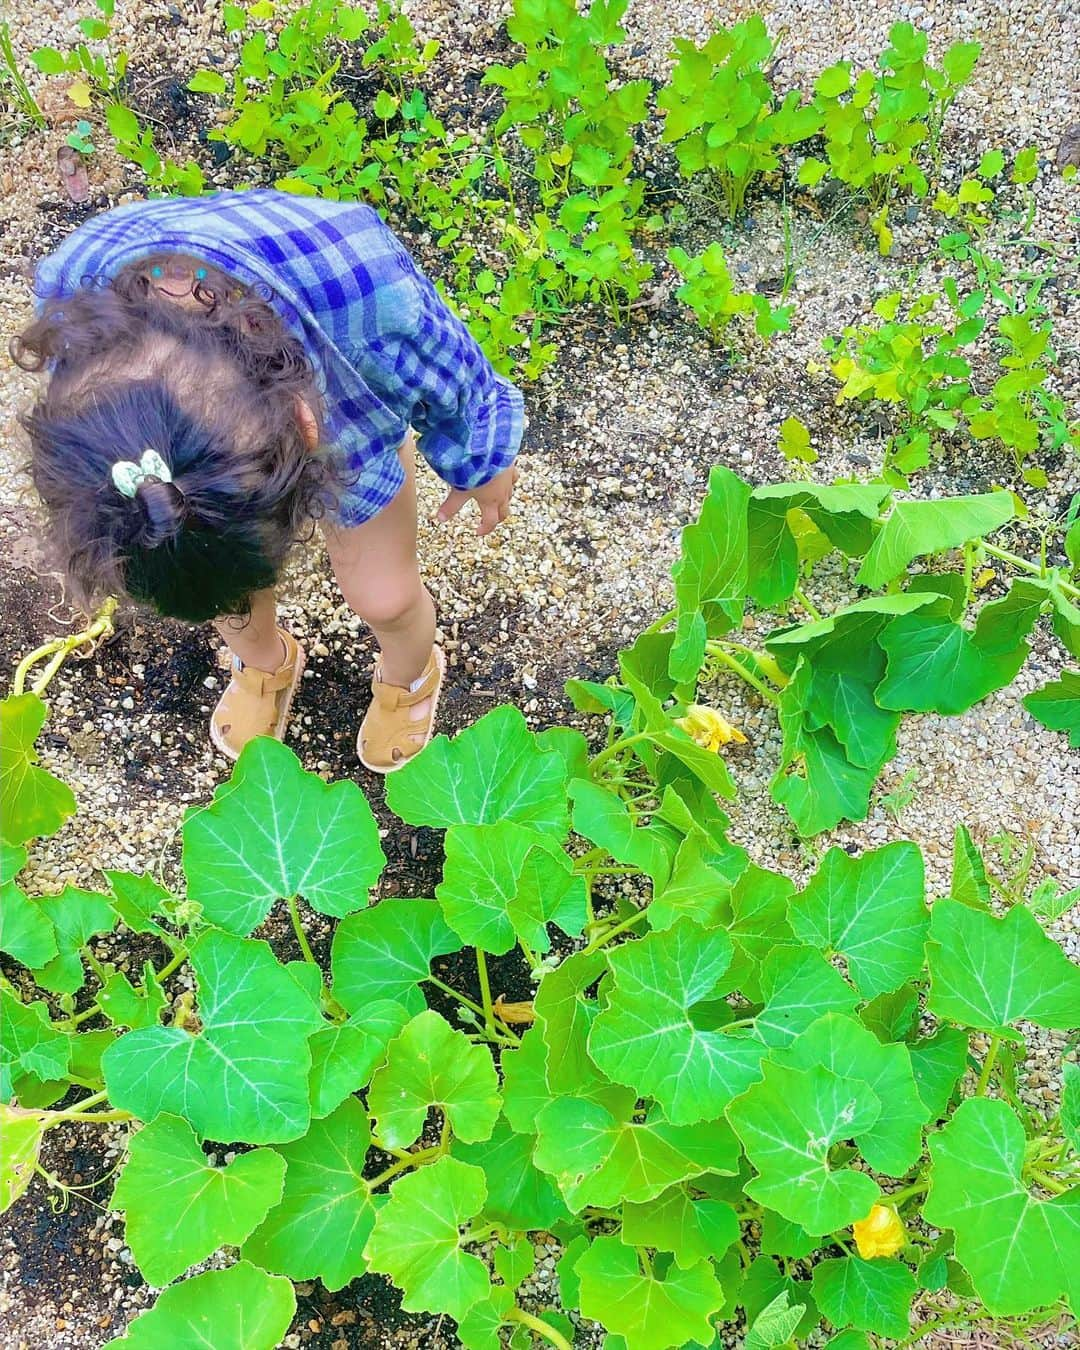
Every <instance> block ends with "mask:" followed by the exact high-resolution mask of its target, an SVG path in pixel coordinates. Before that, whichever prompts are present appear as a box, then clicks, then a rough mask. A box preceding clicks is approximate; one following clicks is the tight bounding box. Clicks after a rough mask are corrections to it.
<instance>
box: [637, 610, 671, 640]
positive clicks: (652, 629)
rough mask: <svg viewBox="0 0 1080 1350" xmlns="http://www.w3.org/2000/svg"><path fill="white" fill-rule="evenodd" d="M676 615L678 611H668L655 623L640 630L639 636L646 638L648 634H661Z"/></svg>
mask: <svg viewBox="0 0 1080 1350" xmlns="http://www.w3.org/2000/svg"><path fill="white" fill-rule="evenodd" d="M677 614H678V610H675V609H669V610H668V612H667V613H666V614H661V615H660V617H659V618H658V619H657V620H656V622H655V623H651V624H649V626H648V628H643V629H642V630H641V634H640V636H641V637H648V636H649V634H650V633H661V632H663V630H664V629H665V628H666V627H667V626H668V624H669V623H670V622H671V621H672V619H674V618H675V616H676V615H677Z"/></svg>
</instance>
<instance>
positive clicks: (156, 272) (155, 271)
mask: <svg viewBox="0 0 1080 1350" xmlns="http://www.w3.org/2000/svg"><path fill="white" fill-rule="evenodd" d="M150 275H151V276H152V277H163V276H164V275H165V269H164V267H151V269H150Z"/></svg>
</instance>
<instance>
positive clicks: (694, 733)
mask: <svg viewBox="0 0 1080 1350" xmlns="http://www.w3.org/2000/svg"><path fill="white" fill-rule="evenodd" d="M675 725H676V726H678V727H682V729H683V731H685V732H686V734H687V735H688V736H691V737H692V738H693V739H694V740H695V741H697V743H698V745H701V746H704V747H705V749H706V750H712V751H713V753H714V754H715V753H718V752H719V750H720V747H721V746H722V745H727V744H728V742H729V741H735V742H737V743H738V744H740V745H745V744H746V737H745V736H744V735H743V734H742V732H741V731H740V730H739V728H738V727H736V726H732V724H731V723H730V722H729V721H728V720H727V718H726V717H724V716H723V715H722V714H721V713H718V712H717V711H716V709H715V708H707V707H706V706H705V705H704V704H703V703H691V704H690V706H689V708H687V710H686V716H685V717H679V718H677V719H676V721H675Z"/></svg>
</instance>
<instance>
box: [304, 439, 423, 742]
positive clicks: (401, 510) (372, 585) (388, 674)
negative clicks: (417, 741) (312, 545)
mask: <svg viewBox="0 0 1080 1350" xmlns="http://www.w3.org/2000/svg"><path fill="white" fill-rule="evenodd" d="M401 462H402V465H403V466H404V469H405V475H406V476H405V484H404V486H403V487H402V489H401V491H400V492H399V493H398V494H397V496H396V497H395V498H394V500H393V501H392V502H391V503H390V505H389V506H387V507H386V508H385V509H384V510H382V511H380V512H379V514H378V515H377V516H375V517H374V518H373V519H372V520H369V521H366V522H365V523H364V524H363V525H357V526H354V527H353V528H352V529H342V528H341V527H339V526H335V525H331V524H328V523H327V524H324V526H323V530H324V534H325V536H326V544H327V548H328V549H329V552H330V562H331V564H332V566H333V568H334V575H335V576H336V577H337V581H338V585H339V586H340V587H341V593H342V595H344V597H345V600H346V601H347V603H348V605H349V607H350V608H351V609H352V610H353V611H354V612H355V613H356V614H358V615H359V616H360V618H361V619H363V620H364V622H365V623H366V624H367V625H368V626H369V627H370V628H371V630H372V632H373V633H374V634H375V638H376V640H377V641H378V644H379V648H380V651H381V653H382V678H383V680H384V681H385V682H386V683H387V684H392V685H397V686H399V687H400V688H403V689H407V688H408V687H409V685H410V684H412V682H413V681H414V680H416V679H419V677H420V676H421V675H422V674H423V673H424V669H425V667H426V666H427V664H428V661H429V659H430V657H431V649H432V646H433V645H434V642H435V605H434V603H433V601H432V599H431V596H430V595H429V594H428V592H427V590H426V588H425V586H424V583H423V582H422V581H421V579H420V566H419V563H418V562H417V558H416V461H415V450H414V447H413V443H412V440H411V439H410V440H408V441H406V443H405V444H404V445H403V446H402V448H401ZM429 711H430V701H429V700H426V699H425V700H424V701H422V702H421V703H418V704H416V705H415V707H413V708H411V709H410V713H411V716H412V719H413V720H414V721H420V720H421V719H423V718H425V717H427V715H428V713H429Z"/></svg>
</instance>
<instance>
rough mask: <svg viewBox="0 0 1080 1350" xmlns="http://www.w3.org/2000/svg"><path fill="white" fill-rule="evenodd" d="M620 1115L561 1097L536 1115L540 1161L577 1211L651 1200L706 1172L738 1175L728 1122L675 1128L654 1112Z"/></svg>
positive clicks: (536, 1155)
mask: <svg viewBox="0 0 1080 1350" xmlns="http://www.w3.org/2000/svg"><path fill="white" fill-rule="evenodd" d="M632 1113H633V1103H630V1104H629V1107H628V1109H627V1110H626V1111H625V1112H624V1113H623V1114H622V1115H621V1116H620V1117H618V1118H616V1116H614V1115H613V1114H612V1113H611V1111H609V1110H607V1109H606V1108H605V1107H604V1106H602V1105H600V1104H599V1103H598V1102H590V1101H586V1100H583V1099H581V1098H577V1097H559V1098H557V1099H556V1100H555V1101H553V1102H549V1103H548V1104H547V1105H546V1106H545V1107H543V1109H542V1110H541V1111H540V1113H539V1115H538V1116H537V1117H536V1131H537V1139H536V1148H535V1150H534V1152H533V1161H534V1162H535V1163H536V1166H537V1167H539V1168H540V1170H541V1171H543V1172H547V1173H549V1174H550V1175H551V1176H553V1177H554V1178H555V1180H556V1182H557V1183H558V1186H559V1189H560V1191H561V1192H562V1194H563V1197H564V1199H565V1200H566V1203H567V1204H568V1205H569V1206H570V1208H571V1209H573V1210H578V1209H580V1208H581V1207H582V1206H583V1205H601V1206H610V1205H617V1204H618V1203H619V1202H620V1200H629V1201H638V1202H643V1201H646V1200H651V1199H653V1198H654V1197H655V1196H657V1195H659V1194H660V1192H661V1191H663V1190H666V1189H667V1187H668V1186H671V1185H673V1184H674V1183H675V1182H678V1181H685V1180H686V1179H687V1178H688V1177H692V1176H697V1175H698V1174H699V1173H701V1172H722V1173H726V1174H728V1175H732V1174H734V1172H735V1171H736V1170H737V1168H738V1144H737V1142H736V1140H735V1138H734V1136H733V1135H732V1133H731V1130H730V1128H729V1127H728V1125H727V1123H726V1122H725V1121H723V1120H710V1121H702V1122H699V1123H697V1124H695V1125H672V1124H671V1123H670V1122H669V1121H667V1120H666V1119H665V1118H664V1116H663V1113H662V1112H661V1111H660V1110H659V1109H658V1108H657V1107H653V1108H652V1110H651V1111H650V1112H649V1114H648V1116H646V1118H645V1120H643V1121H640V1122H638V1121H635V1120H634V1119H633V1115H632Z"/></svg>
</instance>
